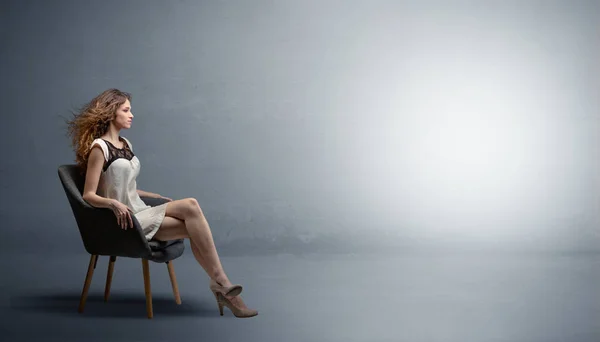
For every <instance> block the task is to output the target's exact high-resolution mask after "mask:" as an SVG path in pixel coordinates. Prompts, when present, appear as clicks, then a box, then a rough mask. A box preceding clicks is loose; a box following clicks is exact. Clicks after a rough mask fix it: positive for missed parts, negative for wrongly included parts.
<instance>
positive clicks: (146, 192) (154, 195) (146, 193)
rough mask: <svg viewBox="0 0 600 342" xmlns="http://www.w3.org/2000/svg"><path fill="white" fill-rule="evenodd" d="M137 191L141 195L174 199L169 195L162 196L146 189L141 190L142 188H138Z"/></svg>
mask: <svg viewBox="0 0 600 342" xmlns="http://www.w3.org/2000/svg"><path fill="white" fill-rule="evenodd" d="M137 193H138V195H139V196H140V197H150V198H164V199H166V200H168V201H172V199H170V198H169V197H164V196H161V195H159V194H155V193H153V192H148V191H144V190H140V189H137Z"/></svg>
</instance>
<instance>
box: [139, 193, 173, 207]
mask: <svg viewBox="0 0 600 342" xmlns="http://www.w3.org/2000/svg"><path fill="white" fill-rule="evenodd" d="M140 198H141V199H142V201H144V203H146V205H149V206H151V207H156V206H157V205H161V204H163V203H167V202H168V200H166V199H164V198H154V197H146V196H140Z"/></svg>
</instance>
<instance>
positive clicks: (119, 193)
mask: <svg viewBox="0 0 600 342" xmlns="http://www.w3.org/2000/svg"><path fill="white" fill-rule="evenodd" d="M119 138H120V140H121V141H123V143H126V144H124V145H123V148H121V149H120V148H117V147H116V146H114V145H113V144H111V143H110V142H109V141H107V140H104V139H101V138H98V139H95V140H94V141H92V145H91V146H90V151H91V149H92V147H93V146H94V145H99V146H100V147H101V148H102V151H103V152H104V160H105V161H106V162H105V164H104V167H103V168H102V173H101V175H100V180H99V183H98V190H97V191H96V193H97V194H98V195H99V196H102V197H106V198H112V199H115V200H117V201H119V202H121V203H123V204H125V205H126V206H128V207H129V208H131V210H132V211H133V214H134V215H135V217H136V219H137V220H138V221H139V223H140V225H141V226H142V231H143V232H144V235H145V236H146V239H148V240H150V239H152V237H153V236H154V234H156V232H157V231H158V228H160V225H161V223H162V221H163V219H164V217H165V211H166V209H167V203H163V204H161V205H158V206H156V207H151V206H149V205H146V203H144V201H142V199H141V198H140V196H139V195H138V193H137V183H136V178H137V176H138V175H139V173H140V168H141V165H140V161H139V159H138V158H137V157H136V156H135V155H134V154H133V147H132V146H131V143H130V142H129V140H128V139H126V138H124V137H119Z"/></svg>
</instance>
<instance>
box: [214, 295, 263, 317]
mask: <svg viewBox="0 0 600 342" xmlns="http://www.w3.org/2000/svg"><path fill="white" fill-rule="evenodd" d="M215 298H216V299H217V305H218V306H219V314H221V316H223V307H224V306H226V307H228V308H229V310H231V312H232V313H233V315H234V316H235V317H238V318H248V317H254V316H256V315H258V311H257V310H254V309H249V308H248V307H246V304H244V301H242V298H241V297H234V298H232V299H231V300H230V299H227V298H226V297H225V296H223V295H222V294H220V293H215ZM234 301H235V302H237V303H238V305H239V306H236V305H235V304H234V303H233V302H234Z"/></svg>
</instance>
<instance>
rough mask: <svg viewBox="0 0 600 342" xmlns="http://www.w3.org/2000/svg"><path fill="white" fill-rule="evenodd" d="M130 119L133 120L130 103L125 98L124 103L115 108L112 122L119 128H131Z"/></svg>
mask: <svg viewBox="0 0 600 342" xmlns="http://www.w3.org/2000/svg"><path fill="white" fill-rule="evenodd" d="M131 120H133V113H132V112H131V103H129V100H125V103H123V104H122V105H121V107H119V108H118V109H117V112H116V113H115V118H114V121H113V123H114V124H115V126H117V127H118V128H120V129H127V128H131Z"/></svg>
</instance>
